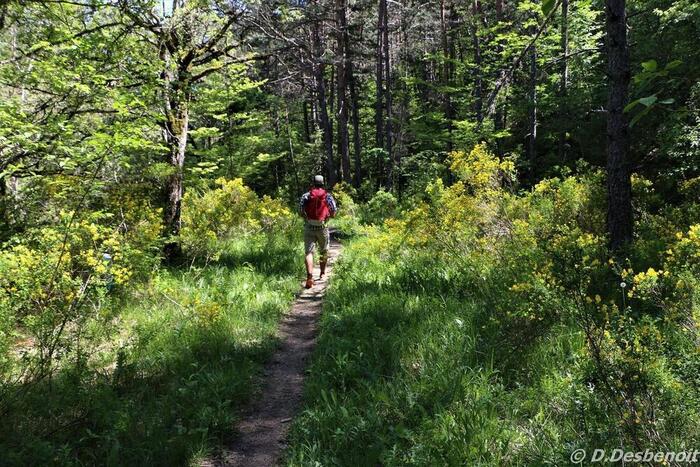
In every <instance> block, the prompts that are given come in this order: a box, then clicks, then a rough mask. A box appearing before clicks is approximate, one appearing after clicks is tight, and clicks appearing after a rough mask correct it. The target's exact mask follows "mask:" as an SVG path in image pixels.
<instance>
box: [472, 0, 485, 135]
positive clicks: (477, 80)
mask: <svg viewBox="0 0 700 467" xmlns="http://www.w3.org/2000/svg"><path fill="white" fill-rule="evenodd" d="M472 11H473V15H474V18H473V23H474V26H473V28H472V44H473V46H474V65H475V66H476V70H475V72H474V113H475V114H476V122H477V124H478V125H479V127H481V124H482V123H483V121H484V86H483V78H482V76H483V70H482V60H481V43H480V40H479V18H478V15H479V13H480V12H479V5H478V4H477V0H474V3H473V6H472Z"/></svg>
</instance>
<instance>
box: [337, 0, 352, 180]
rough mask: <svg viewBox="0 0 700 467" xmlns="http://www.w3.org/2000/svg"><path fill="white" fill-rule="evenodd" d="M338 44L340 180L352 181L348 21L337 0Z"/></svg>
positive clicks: (340, 3) (344, 5) (343, 2)
mask: <svg viewBox="0 0 700 467" xmlns="http://www.w3.org/2000/svg"><path fill="white" fill-rule="evenodd" d="M336 27H337V34H336V42H337V47H338V49H337V58H336V60H337V67H338V69H337V72H336V73H337V76H338V79H337V83H338V84H337V86H338V89H337V93H338V95H337V98H338V109H337V113H336V117H337V122H338V123H337V125H338V153H339V155H340V168H341V171H340V176H339V177H338V179H339V180H345V181H348V182H349V181H350V180H351V174H350V147H349V136H348V99H347V78H348V71H347V68H348V54H347V48H348V21H347V17H346V4H345V0H336Z"/></svg>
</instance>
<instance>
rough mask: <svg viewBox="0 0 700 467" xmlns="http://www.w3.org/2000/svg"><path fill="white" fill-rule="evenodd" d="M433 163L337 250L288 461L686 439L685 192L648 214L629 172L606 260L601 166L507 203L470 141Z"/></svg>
mask: <svg viewBox="0 0 700 467" xmlns="http://www.w3.org/2000/svg"><path fill="white" fill-rule="evenodd" d="M450 159H451V161H452V163H451V164H452V167H451V168H452V170H453V174H454V176H455V178H456V180H457V181H456V182H455V183H454V184H452V185H451V186H445V184H444V183H443V181H442V180H440V179H436V180H435V181H434V182H432V183H430V184H429V185H428V186H427V187H426V190H425V193H426V195H425V196H421V200H420V201H416V200H414V202H413V205H414V206H415V207H414V208H413V209H411V210H408V211H406V212H404V213H403V214H402V215H401V216H400V217H398V218H397V219H389V220H386V221H385V223H384V225H383V226H382V227H381V228H378V227H375V228H373V229H368V230H367V232H368V237H367V238H363V239H360V240H358V242H359V243H358V244H357V245H353V246H352V248H351V249H350V250H346V252H345V254H344V256H345V258H346V259H345V260H344V261H346V263H345V264H344V266H343V269H342V270H343V274H341V277H342V279H340V280H341V282H340V283H339V284H336V287H339V289H336V291H335V292H334V293H333V294H332V295H331V297H330V303H331V305H330V306H331V307H332V308H331V309H330V313H326V314H325V315H324V316H325V320H326V322H325V324H324V327H323V329H322V333H321V337H320V339H319V345H320V346H321V349H320V351H319V352H318V355H319V356H318V357H317V359H316V361H315V363H314V367H313V368H314V370H313V371H312V378H311V379H312V380H311V382H310V383H309V386H310V388H311V389H310V391H311V396H310V403H309V409H308V411H307V412H305V413H304V415H303V416H302V418H301V419H300V421H299V423H298V425H297V426H296V427H295V431H294V435H293V436H294V439H295V442H294V443H293V444H292V448H291V450H290V463H291V464H295V465H296V464H310V463H314V462H318V463H322V464H344V463H349V464H368V465H370V464H387V465H407V464H419V465H426V464H452V463H463V462H467V463H475V464H478V463H489V464H504V463H505V464H518V465H521V464H533V463H534V464H541V463H553V464H560V463H561V464H563V463H568V462H569V457H568V456H569V455H570V453H571V452H572V451H573V450H574V449H575V448H576V447H583V448H586V449H593V448H606V449H612V448H616V447H621V446H622V447H624V448H628V449H631V450H634V448H635V447H636V446H644V447H648V448H649V449H652V450H668V448H669V447H674V448H677V449H679V450H680V449H682V447H683V446H692V445H693V444H694V443H695V444H696V443H698V442H700V431H699V430H698V427H699V426H700V410H699V409H698V407H700V390H699V388H700V384H698V383H699V382H700V381H699V380H698V376H697V375H698V370H699V369H700V354H699V353H698V352H697V342H698V340H699V337H698V336H699V331H698V329H699V327H698V326H699V321H698V319H699V318H700V310H699V309H698V305H697V304H698V298H700V292H699V287H698V285H699V283H700V281H699V280H698V277H699V276H700V253H699V252H700V240H699V239H700V227H699V226H698V225H696V224H695V223H694V222H693V220H694V219H696V217H695V213H697V212H698V205H697V201H698V200H697V198H695V197H690V196H689V197H688V198H687V199H686V200H685V202H684V204H683V205H682V206H680V207H675V208H668V209H662V208H661V206H660V203H659V201H658V199H657V197H656V195H655V193H654V189H653V185H652V184H651V183H650V182H648V181H646V180H643V179H641V178H639V177H635V183H634V184H635V190H637V192H638V193H640V194H639V198H638V201H639V202H638V203H637V205H636V206H635V208H636V209H637V210H638V211H639V215H638V216H637V218H638V219H639V221H638V226H637V227H638V228H637V232H638V235H639V238H637V239H636V240H635V243H634V245H633V247H632V248H631V250H630V254H629V256H630V257H629V258H626V259H624V260H622V261H619V260H615V259H612V258H611V257H610V253H609V251H608V249H607V243H608V240H607V236H606V232H605V189H604V176H603V173H602V172H601V171H599V170H593V169H590V168H581V171H580V173H579V174H578V175H568V176H563V177H560V178H551V179H547V180H543V181H541V182H540V183H538V184H537V185H536V186H535V187H534V188H533V189H532V190H531V191H528V192H523V193H514V192H513V186H512V185H513V183H512V180H513V175H514V168H513V167H514V165H513V164H512V162H510V161H499V160H498V158H496V157H495V156H494V155H492V154H490V153H489V152H488V150H487V149H486V147H485V146H484V145H478V146H476V147H475V148H474V149H473V150H472V151H470V152H459V151H458V152H455V153H452V154H451V155H450ZM390 196H391V195H388V194H386V193H383V192H379V193H377V195H376V197H375V198H376V201H375V200H372V201H371V202H370V203H368V206H372V205H373V204H374V205H375V206H383V205H384V204H385V203H384V201H383V200H384V199H385V198H386V199H388V198H389V197H390ZM368 212H372V211H371V210H368ZM382 214H383V211H381V210H380V209H378V208H377V209H375V210H374V215H375V216H377V217H379V216H381V215H382ZM375 222H376V221H375ZM695 222H697V221H695ZM376 223H378V222H376ZM455 301H456V303H455ZM397 303H399V304H401V306H399V307H398V308H396V304H397ZM436 320H437V321H439V324H438V325H436V324H435V321H436ZM452 323H459V325H460V326H462V325H463V326H464V327H465V330H464V339H465V340H460V339H457V338H450V337H449V336H451V330H452ZM433 326H434V327H433ZM426 329H428V330H426ZM443 338H444V339H445V340H444V341H442V340H441V339H443ZM438 340H440V344H436V342H435V341H438ZM414 347H415V348H420V349H427V348H431V347H434V348H439V352H433V353H425V352H420V351H417V350H414ZM379 354H381V355H392V356H393V357H392V358H391V359H389V360H387V359H380V358H378V357H377V355H379ZM446 355H449V357H450V358H449V362H448V361H447V360H446V359H445V356H446ZM403 361H407V362H411V363H410V364H409V365H407V366H401V365H400V363H399V362H403ZM465 362H466V363H465ZM424 375H429V376H424ZM485 375H487V376H485ZM450 378H453V379H451V380H450ZM448 380H449V384H448V383H445V381H448ZM465 401H466V402H465ZM473 420H478V423H477V424H474V423H473ZM485 434H488V435H487V436H486V438H487V439H488V440H489V441H488V442H485V441H484V439H486V438H484V436H485ZM340 439H343V440H345V439H348V440H350V442H349V443H347V444H340V445H338V443H342V441H339V440H340ZM355 446H362V449H358V448H355Z"/></svg>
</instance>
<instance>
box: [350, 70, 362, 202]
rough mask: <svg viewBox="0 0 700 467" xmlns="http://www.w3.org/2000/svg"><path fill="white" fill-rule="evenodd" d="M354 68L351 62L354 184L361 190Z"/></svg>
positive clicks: (357, 103) (360, 140)
mask: <svg viewBox="0 0 700 467" xmlns="http://www.w3.org/2000/svg"><path fill="white" fill-rule="evenodd" d="M354 68H355V66H354V64H353V62H352V60H350V62H349V63H348V86H349V87H350V101H351V102H352V142H353V153H354V160H355V177H354V178H353V182H354V186H355V188H359V187H360V185H361V184H362V158H361V155H362V138H361V136H360V103H359V99H358V96H357V86H356V83H355V72H354Z"/></svg>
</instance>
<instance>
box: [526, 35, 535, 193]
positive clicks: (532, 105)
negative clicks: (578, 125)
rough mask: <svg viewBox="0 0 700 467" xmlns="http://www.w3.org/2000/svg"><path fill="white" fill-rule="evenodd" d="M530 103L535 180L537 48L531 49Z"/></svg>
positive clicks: (530, 159) (529, 144)
mask: <svg viewBox="0 0 700 467" xmlns="http://www.w3.org/2000/svg"><path fill="white" fill-rule="evenodd" d="M529 88H530V89H529V102H528V116H527V120H528V135H527V160H528V162H529V163H530V175H531V178H532V179H533V180H534V172H535V167H536V163H537V161H536V159H537V148H536V144H537V46H536V45H535V44H533V45H532V47H530V79H529Z"/></svg>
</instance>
